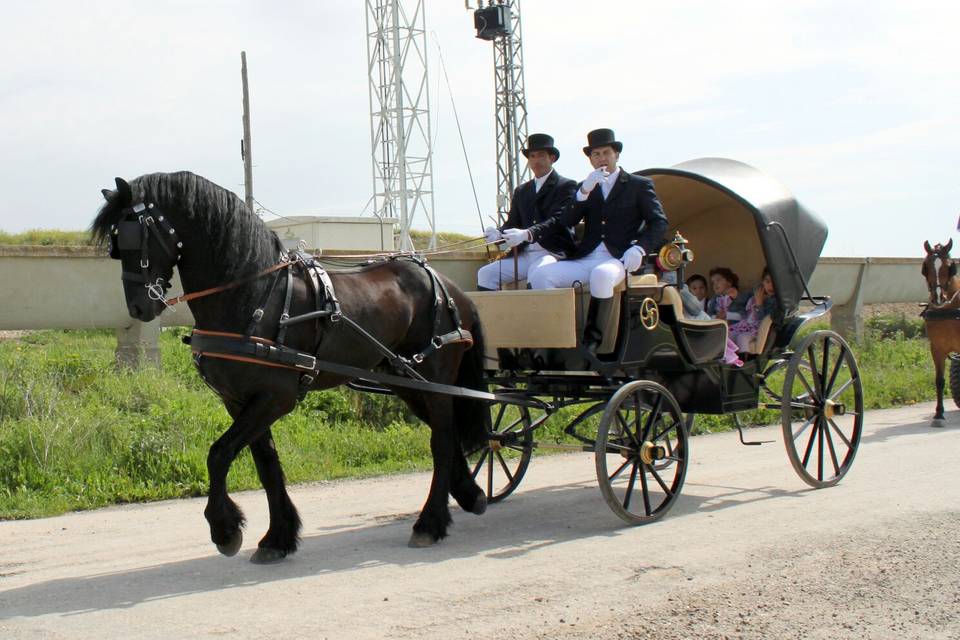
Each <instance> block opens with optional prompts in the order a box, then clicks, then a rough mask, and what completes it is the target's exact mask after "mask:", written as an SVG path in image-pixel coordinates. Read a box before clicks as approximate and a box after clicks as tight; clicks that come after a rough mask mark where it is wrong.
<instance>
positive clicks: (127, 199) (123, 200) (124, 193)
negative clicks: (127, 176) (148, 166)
mask: <svg viewBox="0 0 960 640" xmlns="http://www.w3.org/2000/svg"><path fill="white" fill-rule="evenodd" d="M114 182H116V183H117V199H116V204H118V205H119V206H120V207H122V208H126V207H129V206H130V205H131V204H132V203H133V190H132V189H131V188H130V185H129V184H127V181H126V180H124V179H123V178H114Z"/></svg>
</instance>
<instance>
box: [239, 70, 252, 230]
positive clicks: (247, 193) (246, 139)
mask: <svg viewBox="0 0 960 640" xmlns="http://www.w3.org/2000/svg"><path fill="white" fill-rule="evenodd" d="M240 77H241V78H242V79H243V142H242V143H241V145H240V157H241V158H243V191H244V201H245V202H246V203H247V209H249V210H250V212H251V213H253V211H254V208H253V150H252V147H251V146H250V93H249V91H248V89H247V52H246V51H241V52H240Z"/></svg>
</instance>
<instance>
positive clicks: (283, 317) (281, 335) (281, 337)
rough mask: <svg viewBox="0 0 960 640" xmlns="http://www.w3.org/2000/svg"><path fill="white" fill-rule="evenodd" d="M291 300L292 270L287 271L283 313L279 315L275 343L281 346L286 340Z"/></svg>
mask: <svg viewBox="0 0 960 640" xmlns="http://www.w3.org/2000/svg"><path fill="white" fill-rule="evenodd" d="M292 299H293V269H287V292H286V293H285V294H284V297H283V313H281V314H280V330H279V331H278V332H277V342H279V343H280V344H283V343H284V341H285V340H286V339H287V323H286V321H287V319H289V318H290V301H291V300H292Z"/></svg>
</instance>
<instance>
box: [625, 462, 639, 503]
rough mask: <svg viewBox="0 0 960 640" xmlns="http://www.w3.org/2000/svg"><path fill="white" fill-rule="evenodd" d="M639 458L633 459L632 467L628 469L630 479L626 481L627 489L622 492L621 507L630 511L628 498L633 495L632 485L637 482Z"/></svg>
mask: <svg viewBox="0 0 960 640" xmlns="http://www.w3.org/2000/svg"><path fill="white" fill-rule="evenodd" d="M638 462H639V460H635V461H634V463H633V467H632V468H631V469H630V481H629V482H627V491H626V493H624V494H623V509H624V510H625V511H630V498H631V496H633V486H634V485H635V484H636V482H637V464H638Z"/></svg>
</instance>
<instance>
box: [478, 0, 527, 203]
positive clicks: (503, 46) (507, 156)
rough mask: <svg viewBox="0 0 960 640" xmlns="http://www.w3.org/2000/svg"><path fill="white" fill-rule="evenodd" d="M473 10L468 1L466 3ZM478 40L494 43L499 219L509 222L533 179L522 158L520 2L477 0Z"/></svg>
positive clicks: (524, 119) (524, 108)
mask: <svg viewBox="0 0 960 640" xmlns="http://www.w3.org/2000/svg"><path fill="white" fill-rule="evenodd" d="M465 4H466V7H467V9H470V8H471V6H470V5H471V3H470V2H469V0H466V2H465ZM473 23H474V27H476V30H477V37H478V38H480V39H481V40H490V41H492V42H493V69H494V83H495V89H494V93H495V99H494V111H495V117H496V129H497V131H496V135H497V217H498V218H499V219H500V220H504V219H506V216H507V213H508V212H509V211H510V199H511V198H512V197H513V192H514V190H515V189H516V188H517V187H518V186H520V185H521V184H522V183H523V182H525V181H526V180H529V179H530V170H529V169H528V168H527V165H526V163H525V162H524V160H523V159H522V158H521V157H520V152H521V149H523V144H524V142H525V141H526V139H527V98H526V89H525V86H524V79H523V46H522V32H521V25H520V0H496V2H494V0H487V6H486V7H484V6H483V2H482V0H477V9H476V10H475V11H474V12H473Z"/></svg>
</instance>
